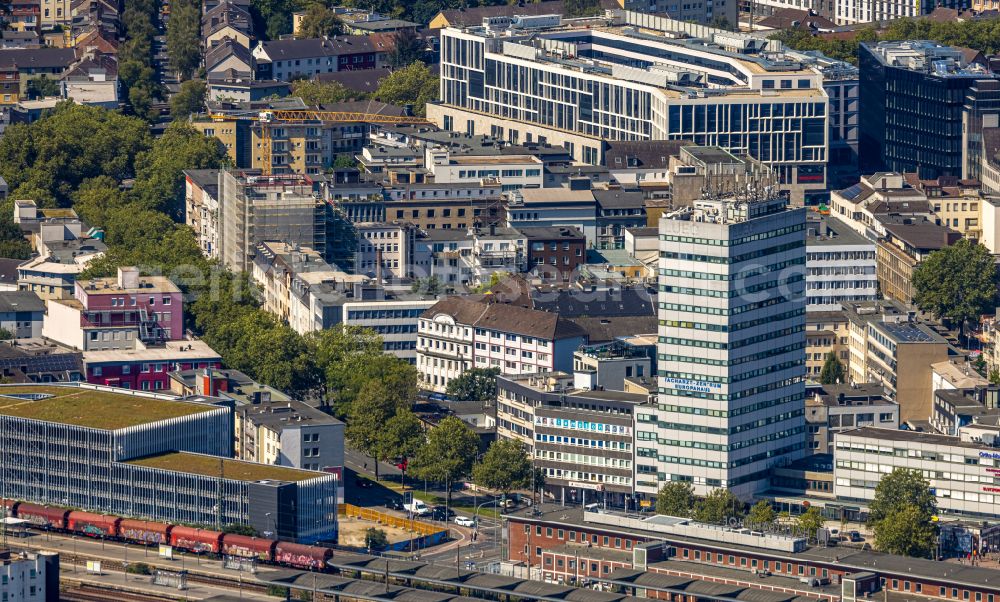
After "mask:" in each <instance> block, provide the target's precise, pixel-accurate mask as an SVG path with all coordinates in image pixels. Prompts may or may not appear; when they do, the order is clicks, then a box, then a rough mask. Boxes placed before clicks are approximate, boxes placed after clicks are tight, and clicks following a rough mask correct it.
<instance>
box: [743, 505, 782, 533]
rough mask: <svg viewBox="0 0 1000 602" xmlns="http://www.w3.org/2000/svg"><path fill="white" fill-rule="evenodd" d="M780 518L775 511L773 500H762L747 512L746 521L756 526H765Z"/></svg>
mask: <svg viewBox="0 0 1000 602" xmlns="http://www.w3.org/2000/svg"><path fill="white" fill-rule="evenodd" d="M776 520H778V513H777V512H775V511H774V508H773V507H772V506H771V502H768V501H767V500H761V501H759V502H757V503H756V504H754V505H753V506H752V507H751V508H750V512H749V513H747V518H746V522H748V523H750V524H751V525H753V526H755V527H765V526H768V525H771V524H773V523H774V521H776Z"/></svg>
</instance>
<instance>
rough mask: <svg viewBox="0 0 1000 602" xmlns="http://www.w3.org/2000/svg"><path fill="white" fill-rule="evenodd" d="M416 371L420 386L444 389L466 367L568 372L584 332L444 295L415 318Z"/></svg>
mask: <svg viewBox="0 0 1000 602" xmlns="http://www.w3.org/2000/svg"><path fill="white" fill-rule="evenodd" d="M417 333H418V338H417V371H418V372H419V376H420V381H421V386H422V387H425V388H428V389H433V390H435V391H444V390H445V389H446V388H447V387H448V382H449V381H451V379H453V378H457V377H459V376H461V375H462V374H463V373H464V372H465V371H466V370H469V369H471V368H499V369H500V373H501V374H532V373H535V372H551V371H554V370H561V371H567V372H568V371H571V370H572V368H573V352H574V351H576V350H577V349H578V348H579V347H580V345H582V344H584V343H585V342H586V332H585V331H584V330H583V329H582V328H580V327H579V326H577V325H576V324H574V323H572V322H570V321H568V320H564V319H562V318H560V317H559V314H557V313H552V312H547V311H539V310H534V309H527V308H525V307H517V306H515V305H508V304H505V303H481V302H478V301H473V300H471V299H466V298H463V297H447V298H445V299H442V300H440V301H438V302H437V303H435V304H434V306H433V307H431V308H430V309H428V310H427V311H425V312H424V313H423V315H422V316H420V320H419V323H418V328H417Z"/></svg>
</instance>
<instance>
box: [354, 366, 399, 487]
mask: <svg viewBox="0 0 1000 602" xmlns="http://www.w3.org/2000/svg"><path fill="white" fill-rule="evenodd" d="M395 414H396V405H395V404H394V403H392V401H390V400H389V395H388V393H387V392H386V389H385V386H384V385H383V384H382V383H380V382H378V381H375V380H372V381H369V382H367V383H365V386H364V387H362V388H361V390H360V391H359V392H358V396H357V398H356V399H355V400H354V401H353V402H352V403H351V412H350V417H349V420H348V421H347V429H346V431H345V434H346V435H347V438H348V439H349V440H350V442H351V445H352V446H354V449H356V450H358V451H359V452H361V453H363V454H364V455H366V456H368V457H369V458H371V459H372V460H374V461H375V462H374V464H375V480H376V481H377V480H378V479H379V467H378V461H379V460H381V459H383V457H384V456H385V451H384V447H385V441H386V437H385V433H384V429H385V426H386V424H387V423H388V422H389V419H390V418H392V417H393V416H394V415H395Z"/></svg>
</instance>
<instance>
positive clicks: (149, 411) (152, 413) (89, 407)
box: [0, 385, 215, 430]
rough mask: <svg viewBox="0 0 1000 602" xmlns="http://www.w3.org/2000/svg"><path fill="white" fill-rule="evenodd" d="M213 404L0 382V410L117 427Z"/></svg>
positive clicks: (204, 409) (188, 412) (195, 411)
mask: <svg viewBox="0 0 1000 602" xmlns="http://www.w3.org/2000/svg"><path fill="white" fill-rule="evenodd" d="M213 409H215V407H214V406H211V405H207V404H201V403H191V402H186V401H174V400H170V399H164V398H162V397H160V398H156V397H152V396H143V395H136V394H126V393H115V392H112V391H107V390H99V389H90V388H85V387H79V386H75V385H47V386H45V385H43V386H39V385H4V386H0V414H3V415H6V416H16V417H19V418H29V419H32V420H44V421H46V422H55V423H61V424H70V425H74V426H82V427H87V428H95V429H103V430H117V429H123V428H126V427H130V426H138V425H141V424H148V423H151V422H157V421H159V420H168V419H170V418H181V417H184V416H190V415H192V414H198V413H201V412H207V411H210V410H213Z"/></svg>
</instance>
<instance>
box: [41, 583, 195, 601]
mask: <svg viewBox="0 0 1000 602" xmlns="http://www.w3.org/2000/svg"><path fill="white" fill-rule="evenodd" d="M175 599H176V598H171V597H168V596H160V595H157V594H136V593H133V592H123V591H121V590H112V589H105V588H98V587H93V586H89V585H87V584H86V583H79V584H77V585H75V586H73V587H70V588H67V589H64V590H61V591H60V592H59V600H60V601H65V602H165V601H167V600H170V601H173V600H175Z"/></svg>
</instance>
